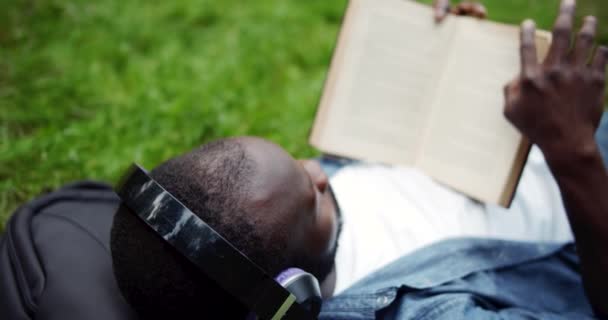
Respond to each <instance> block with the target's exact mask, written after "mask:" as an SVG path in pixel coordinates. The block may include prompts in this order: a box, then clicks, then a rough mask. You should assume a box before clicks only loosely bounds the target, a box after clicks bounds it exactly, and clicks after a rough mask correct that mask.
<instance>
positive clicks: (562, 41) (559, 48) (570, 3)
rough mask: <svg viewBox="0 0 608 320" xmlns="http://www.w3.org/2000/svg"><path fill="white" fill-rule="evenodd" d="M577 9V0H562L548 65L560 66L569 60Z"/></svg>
mask: <svg viewBox="0 0 608 320" xmlns="http://www.w3.org/2000/svg"><path fill="white" fill-rule="evenodd" d="M575 9H576V0H562V4H561V7H560V13H559V16H558V18H557V21H556V22H555V26H554V28H553V43H552V44H551V49H550V50H549V55H548V56H547V60H546V61H545V63H546V64H547V65H559V64H561V63H562V62H563V61H564V60H565V59H566V58H567V56H568V51H569V49H570V41H571V38H572V25H573V23H574V11H575Z"/></svg>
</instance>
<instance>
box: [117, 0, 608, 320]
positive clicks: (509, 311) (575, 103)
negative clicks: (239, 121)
mask: <svg viewBox="0 0 608 320" xmlns="http://www.w3.org/2000/svg"><path fill="white" fill-rule="evenodd" d="M574 6H575V3H574V1H568V0H564V1H563V3H562V6H561V11H560V16H559V18H558V20H557V22H556V26H555V29H554V42H553V45H552V48H551V50H550V53H549V56H548V57H547V59H546V60H545V62H544V63H543V64H538V63H537V61H536V49H535V46H534V29H535V28H534V24H533V23H532V22H530V21H527V22H525V23H524V24H523V26H522V50H521V56H522V70H521V74H520V76H519V77H518V78H516V79H515V80H514V81H513V82H511V83H510V84H509V85H508V86H507V87H506V90H505V95H506V106H505V115H506V116H507V118H508V119H509V120H510V121H511V122H512V123H513V124H514V125H515V126H516V127H517V128H518V129H519V130H520V131H521V132H522V133H523V134H524V135H526V136H527V137H528V138H529V139H530V141H531V142H533V143H535V144H536V145H537V146H538V148H539V149H540V151H542V153H543V155H544V158H545V159H546V162H547V163H548V165H549V168H550V170H551V172H552V174H553V176H554V177H555V180H556V181H557V185H558V186H559V189H560V191H561V195H562V197H563V201H564V206H565V212H566V213H567V218H568V220H569V222H570V226H571V228H572V231H573V234H574V237H575V239H576V243H577V244H576V248H577V250H578V257H577V256H576V254H575V252H574V247H573V246H572V245H565V246H563V245H551V244H545V243H536V244H530V243H527V244H526V243H520V242H507V241H495V240H483V241H480V240H474V239H462V240H450V241H445V242H441V243H439V244H435V245H432V246H431V247H427V248H423V249H421V250H419V251H416V252H415V253H413V254H412V255H409V256H405V257H403V258H401V259H398V260H396V261H394V262H392V263H391V264H390V265H388V266H386V267H384V268H382V269H380V270H379V271H377V272H376V273H374V274H371V275H369V276H368V277H366V278H365V279H363V280H361V281H358V282H357V284H355V285H353V286H351V287H350V288H348V289H346V290H344V288H338V289H339V290H340V291H341V293H340V294H338V295H336V296H334V297H333V298H331V299H329V300H327V301H326V302H325V303H324V307H323V312H322V313H321V316H320V318H327V319H368V318H387V319H394V318H407V319H409V318H420V319H421V318H425V319H441V318H450V319H453V318H467V319H468V318H475V317H477V318H484V319H485V318H491V317H495V318H499V317H501V318H534V317H540V318H546V317H553V318H558V317H560V316H562V317H565V318H573V317H575V318H585V317H592V316H593V311H592V307H593V308H594V309H593V310H594V311H595V312H596V315H599V316H606V315H608V304H606V303H605V302H604V301H603V299H602V297H603V296H604V294H603V291H602V289H603V288H606V287H608V277H607V276H606V274H607V273H606V271H607V270H608V256H607V255H606V254H605V253H604V252H603V248H605V247H606V246H607V245H608V223H607V222H606V221H607V220H606V219H605V215H606V214H608V197H605V196H604V194H605V192H606V190H608V173H607V171H606V168H605V166H604V164H603V162H602V158H601V156H600V152H599V150H598V145H597V142H596V140H595V137H594V133H595V131H596V128H597V126H598V123H599V121H600V117H601V115H602V111H601V110H602V102H603V93H604V71H605V66H606V63H607V60H608V49H606V48H604V47H602V48H600V49H598V50H597V51H596V52H595V53H594V54H592V49H593V38H594V34H595V30H596V21H595V19H594V18H592V17H589V18H586V19H585V22H584V25H583V27H582V29H581V32H580V33H579V35H578V37H577V41H576V45H575V46H574V49H572V50H571V49H570V39H571V32H572V24H573V15H574ZM589 59H591V63H590V64H588V61H589ZM151 175H152V177H153V178H155V179H156V180H157V181H158V182H159V183H160V184H161V185H163V186H164V187H165V188H166V189H167V190H168V191H169V192H171V193H172V194H173V195H175V196H176V197H177V198H178V199H180V200H181V201H182V202H183V203H184V204H185V205H186V206H187V207H189V208H190V209H191V210H192V211H193V212H195V213H196V214H197V215H199V216H200V217H201V218H202V219H203V220H205V221H207V222H208V224H210V225H211V226H212V227H213V228H214V229H216V230H217V231H219V232H220V233H221V234H223V235H224V237H226V238H227V239H228V240H229V241H231V242H232V243H233V244H234V245H235V246H236V247H237V248H239V249H240V250H241V251H243V252H244V253H245V254H247V255H248V256H249V257H250V258H252V260H254V261H255V262H256V263H257V264H259V265H260V266H261V267H262V268H264V269H265V270H266V271H267V272H268V273H270V274H277V273H278V272H280V271H281V270H283V269H285V268H288V267H293V266H297V267H301V268H303V269H305V270H307V271H309V272H311V273H313V274H314V275H315V276H316V277H317V278H318V279H319V280H320V281H322V282H323V291H324V295H325V296H326V297H330V296H331V294H332V291H334V289H335V287H336V279H337V280H338V282H337V283H338V284H339V283H340V281H341V280H340V277H341V270H340V269H342V270H345V269H346V268H345V267H342V268H340V259H339V257H340V254H342V255H345V256H348V252H346V253H340V252H344V249H343V248H341V247H340V248H338V243H340V244H342V242H343V241H342V240H341V239H342V237H341V236H340V229H341V228H340V226H341V223H340V222H341V214H340V210H339V207H338V203H340V202H341V197H340V191H339V190H337V192H336V194H337V196H336V197H334V196H333V194H332V191H331V188H329V184H328V179H327V177H326V175H325V174H324V173H323V172H322V171H321V170H320V167H319V166H318V164H316V163H315V162H312V161H300V162H298V161H295V160H293V159H292V158H291V157H290V156H289V155H287V154H286V153H285V152H284V151H283V150H282V149H280V148H279V147H277V146H275V145H273V144H271V143H268V142H266V141H263V140H260V139H256V138H234V139H227V140H220V141H217V142H213V143H211V144H208V145H206V146H203V147H202V148H200V149H197V150H195V151H193V152H191V153H188V154H185V155H183V156H180V157H177V158H174V159H171V160H169V161H168V162H166V163H164V164H162V165H161V166H159V167H158V168H156V169H154V170H153V171H152V172H151ZM337 178H339V177H336V179H337ZM370 183H373V181H360V184H362V185H365V184H370ZM442 192H448V193H449V192H451V191H448V190H443V191H442ZM362 195H363V196H365V194H362ZM336 198H337V200H338V201H335V200H336ZM370 202H371V205H370V208H373V207H374V206H382V205H383V204H382V203H374V202H373V199H370ZM425 205H428V203H423V204H421V206H425ZM465 205H471V203H468V202H466V203H465ZM444 209H445V210H448V209H449V203H448V206H446V207H445V208H444ZM494 215H495V216H496V214H494ZM556 216H557V215H556ZM446 217H447V216H446ZM546 217H550V218H551V217H553V216H551V215H549V216H546ZM349 218H351V216H349V214H348V213H347V210H345V211H344V221H345V224H344V225H345V227H346V226H348V225H349V223H350V222H349ZM379 218H380V217H379ZM382 218H386V216H385V217H382ZM505 219H507V218H506V217H505ZM373 220H374V219H368V220H367V221H373ZM468 222H469V221H465V222H463V223H464V224H467V223H468ZM390 223H391V221H388V224H390ZM414 223H415V222H414V221H412V224H414ZM438 223H441V221H438ZM346 231H347V229H346V228H345V233H346ZM344 235H346V234H344ZM358 238H360V239H362V241H370V242H373V240H374V239H369V238H366V237H363V236H361V235H358ZM566 238H567V236H566ZM338 239H340V242H339V241H338ZM397 242H408V239H407V238H403V239H399V240H398V241H397ZM385 243H386V242H385ZM361 244H362V245H365V243H364V242H362V243H361ZM111 245H112V256H113V261H114V262H113V263H114V271H115V275H116V278H117V280H118V284H119V286H120V288H121V291H122V293H123V295H124V296H125V298H126V299H127V301H128V302H129V303H130V304H131V305H132V306H133V307H134V308H135V309H136V311H137V312H138V313H139V314H140V315H141V316H143V317H144V318H163V317H168V316H170V317H172V318H186V317H192V316H193V315H198V316H197V317H201V316H202V317H207V318H227V319H239V318H244V317H245V316H246V315H247V310H245V309H244V308H243V307H242V306H240V305H239V304H238V303H236V302H235V301H234V300H233V299H231V298H230V297H229V296H227V295H226V294H225V293H223V291H222V290H221V289H219V288H218V287H217V286H216V285H215V284H214V283H213V281H212V280H210V279H207V278H206V277H205V276H203V275H202V274H201V273H200V272H199V271H198V270H196V269H195V268H194V267H193V266H192V265H190V264H189V263H188V261H186V260H185V259H184V258H183V257H181V256H179V254H177V253H176V252H174V251H173V250H172V249H171V248H170V247H169V246H168V245H167V244H165V243H164V242H163V241H162V240H161V239H160V238H158V237H157V236H156V235H154V234H153V233H152V232H151V231H150V230H148V229H146V227H145V226H144V225H143V224H142V223H141V222H139V221H138V220H137V218H136V217H135V216H134V215H133V214H131V213H130V212H128V210H127V209H126V208H124V207H122V208H120V209H119V210H118V212H117V214H116V217H115V221H114V226H113V229H112V244H111ZM352 248H353V247H351V249H352ZM347 249H348V248H347ZM388 249H390V248H385V247H372V248H370V250H369V251H368V252H372V251H374V250H375V251H384V250H388ZM414 249H416V248H410V249H409V250H410V251H411V250H414ZM356 250H359V249H356ZM393 251H395V250H393ZM397 251H398V250H397ZM336 254H338V259H337V266H338V268H337V269H336V268H333V266H334V257H335V256H336ZM363 258H364V259H368V257H367V256H364V257H363ZM579 258H580V274H579V272H578V266H579V262H578V260H579ZM369 259H371V258H369ZM379 260H382V259H379ZM386 262H390V261H386ZM383 263H385V261H382V262H381V263H380V264H383ZM376 267H378V266H374V267H371V268H369V267H368V268H367V269H370V270H369V271H372V270H373V269H374V268H376ZM581 276H582V280H583V282H582V283H581ZM357 277H359V276H357ZM354 278H356V277H351V279H350V280H346V281H345V282H343V283H347V284H346V285H342V286H343V287H348V286H350V284H351V283H352V282H354V281H355V280H356V279H354ZM585 294H586V296H585ZM587 301H588V302H587ZM591 306H592V307H591Z"/></svg>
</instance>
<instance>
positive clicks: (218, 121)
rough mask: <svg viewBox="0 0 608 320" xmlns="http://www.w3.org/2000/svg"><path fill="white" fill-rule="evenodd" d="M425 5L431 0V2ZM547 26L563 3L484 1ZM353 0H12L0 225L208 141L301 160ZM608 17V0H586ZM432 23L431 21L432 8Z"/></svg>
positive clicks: (4, 54)
mask: <svg viewBox="0 0 608 320" xmlns="http://www.w3.org/2000/svg"><path fill="white" fill-rule="evenodd" d="M425 2H427V3H428V2H430V0H429V1H425ZM483 3H484V4H486V5H487V7H488V9H489V13H490V17H489V18H490V19H492V20H498V21H504V22H510V23H519V22H520V21H521V20H522V19H524V18H526V17H531V18H534V19H535V20H536V21H537V22H538V24H539V25H540V26H541V27H543V28H550V26H551V24H552V21H553V19H554V16H555V12H556V10H557V7H558V0H509V1H505V0H486V1H483ZM345 5H346V1H345V0H339V1H329V0H306V1H301V0H297V1H296V0H276V1H270V0H268V1H263V0H259V1H240V0H239V1H235V0H222V1H218V0H215V1H208V0H202V1H165V2H160V1H138V0H132V1H129V0H104V1H85V0H3V1H2V9H1V10H0V230H1V229H2V228H3V225H4V223H5V221H6V219H7V217H8V216H9V214H10V213H11V212H12V210H14V209H15V208H16V206H18V205H19V204H20V203H23V202H24V201H26V200H28V199H30V198H32V197H33V196H35V195H37V194H39V193H41V192H45V191H48V190H50V189H52V188H55V187H57V186H59V185H61V184H64V183H66V182H69V181H73V180H78V179H99V180H106V181H110V182H112V181H114V180H115V179H116V178H117V176H118V175H119V174H120V172H121V170H123V169H124V168H125V167H126V166H127V165H128V164H129V163H130V162H131V161H137V162H139V163H141V164H143V165H144V166H146V167H153V166H154V165H156V164H158V163H159V162H161V161H162V160H163V159H166V158H168V157H171V156H173V155H176V154H179V153H182V152H185V151H186V150H189V149H191V148H193V147H195V146H197V145H200V144H202V143H205V142H206V141H208V140H211V139H215V138H218V137H225V136H232V135H244V134H247V135H257V136H262V137H265V138H268V139H270V140H273V141H275V142H277V143H279V144H281V145H283V146H284V147H285V148H286V149H287V150H288V151H289V152H291V153H292V154H294V155H295V156H298V157H308V156H314V155H316V152H315V151H314V150H313V149H312V148H311V147H309V146H308V144H307V136H308V132H309V129H310V126H311V122H312V119H313V116H314V113H315V109H316V105H317V102H318V99H319V96H320V93H321V89H322V85H323V81H324V79H325V74H326V71H327V68H328V65H329V61H330V58H331V53H332V49H333V47H334V44H335V40H336V35H337V32H338V30H339V26H340V22H341V19H342V15H343V11H344V8H345ZM579 14H580V15H585V14H595V15H597V16H599V17H600V18H602V17H603V18H604V19H603V22H602V23H603V25H602V26H601V27H600V30H601V32H603V33H602V35H601V36H602V41H603V42H605V43H608V2H605V1H594V0H586V1H585V0H583V1H579ZM429 19H430V17H429Z"/></svg>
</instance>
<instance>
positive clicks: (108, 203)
mask: <svg viewBox="0 0 608 320" xmlns="http://www.w3.org/2000/svg"><path fill="white" fill-rule="evenodd" d="M118 204H119V199H118V196H117V195H116V194H115V193H114V192H113V191H112V189H111V188H110V187H109V186H108V185H105V184H100V183H96V182H80V183H75V184H71V185H69V186H66V187H64V188H61V189H59V190H57V191H55V192H52V193H49V194H46V195H44V196H41V197H40V198H38V199H36V200H34V201H32V202H30V203H27V204H25V205H24V206H22V207H21V208H20V209H18V210H17V211H16V212H15V213H14V215H13V216H12V217H11V219H10V220H9V222H8V224H7V225H6V230H5V234H4V235H2V236H1V237H0V318H2V319H11V320H13V319H14V320H17V319H19V320H21V319H57V320H60V319H61V320H66V319H68V320H69V319H86V320H97V319H99V320H102V319H103V320H109V319H116V320H122V319H135V316H134V313H133V311H132V310H131V309H130V307H129V306H128V305H127V303H126V302H125V301H124V299H123V297H122V296H121V295H120V292H119V290H118V286H117V284H116V280H115V279H114V275H113V273H112V260H111V255H110V246H109V244H110V228H111V226H112V219H113V216H114V212H115V210H116V208H117V206H118Z"/></svg>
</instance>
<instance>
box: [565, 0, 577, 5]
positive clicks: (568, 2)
mask: <svg viewBox="0 0 608 320" xmlns="http://www.w3.org/2000/svg"><path fill="white" fill-rule="evenodd" d="M562 4H563V5H564V6H572V5H574V4H576V0H564V1H563V2H562Z"/></svg>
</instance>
